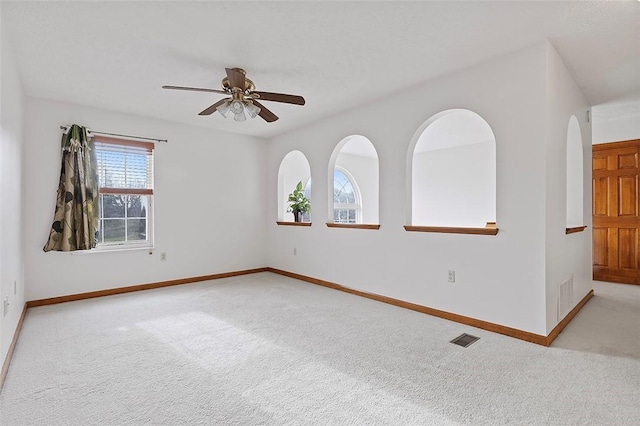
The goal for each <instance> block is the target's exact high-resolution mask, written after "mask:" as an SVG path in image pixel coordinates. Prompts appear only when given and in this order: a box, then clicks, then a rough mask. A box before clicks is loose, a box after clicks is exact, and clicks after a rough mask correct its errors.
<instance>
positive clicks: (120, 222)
mask: <svg viewBox="0 0 640 426" xmlns="http://www.w3.org/2000/svg"><path fill="white" fill-rule="evenodd" d="M124 227H125V220H124V219H107V220H105V221H104V242H105V243H114V242H122V241H124V238H125V235H124Z"/></svg>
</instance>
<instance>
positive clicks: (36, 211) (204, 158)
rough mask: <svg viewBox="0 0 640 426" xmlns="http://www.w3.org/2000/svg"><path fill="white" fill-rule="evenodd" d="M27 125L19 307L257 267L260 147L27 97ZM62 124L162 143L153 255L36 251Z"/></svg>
mask: <svg viewBox="0 0 640 426" xmlns="http://www.w3.org/2000/svg"><path fill="white" fill-rule="evenodd" d="M26 122H27V123H29V125H28V126H27V129H26V135H25V136H26V146H25V158H26V159H28V161H25V186H24V188H25V194H24V196H25V215H24V221H25V223H27V224H28V226H26V227H25V232H24V234H25V235H24V244H25V256H26V257H25V260H26V282H27V299H28V300H33V299H41V298H47V297H53V296H61V295H67V294H74V293H82V292H89V291H94V290H102V289H107V288H114V287H122V286H129V285H136V284H144V283H150V282H157V281H164V280H171V279H178V278H186V277H193V276H199V275H207V274H214V273H220V272H227V271H236V270H243V269H250V268H257V267H263V266H265V258H264V243H265V239H264V215H265V209H264V208H262V206H264V205H265V203H266V196H265V191H264V187H262V185H263V182H264V180H265V179H264V177H265V165H264V160H263V158H264V154H265V144H266V142H265V141H263V140H260V139H258V138H254V137H247V136H239V135H234V134H228V133H223V132H219V131H214V130H211V129H206V128H200V127H192V126H186V125H181V124H175V123H170V122H166V121H161V120H154V119H149V118H144V117H137V116H132V115H129V114H122V113H116V112H111V111H105V110H100V109H95V108H91V107H87V106H79V105H71V104H67V103H61V102H54V101H47V100H42V99H33V98H27V104H26ZM69 124H80V125H84V126H86V127H88V128H90V129H94V130H99V131H107V132H113V133H120V134H131V135H140V136H151V137H159V138H168V139H169V143H168V144H165V143H158V144H156V150H155V163H154V168H155V188H154V193H155V195H154V201H155V204H154V225H155V238H154V242H155V247H156V248H155V250H154V252H153V254H152V255H150V254H149V253H148V251H145V250H137V251H119V252H90V253H88V254H70V253H61V252H49V253H44V252H43V251H42V247H43V246H44V244H45V242H46V239H47V236H48V235H49V229H50V227H51V222H52V220H53V213H54V210H55V199H56V189H57V186H58V178H59V173H60V137H61V131H60V129H59V126H60V125H69ZM161 252H166V253H167V260H166V261H160V253H161Z"/></svg>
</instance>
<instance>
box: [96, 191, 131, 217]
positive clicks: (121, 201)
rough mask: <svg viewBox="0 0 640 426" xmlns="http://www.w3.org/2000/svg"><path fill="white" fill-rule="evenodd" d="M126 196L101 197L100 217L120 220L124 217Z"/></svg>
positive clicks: (107, 195) (108, 195)
mask: <svg viewBox="0 0 640 426" xmlns="http://www.w3.org/2000/svg"><path fill="white" fill-rule="evenodd" d="M125 201H126V195H110V194H104V195H102V210H101V211H100V217H104V218H120V217H122V218H123V217H124V207H125Z"/></svg>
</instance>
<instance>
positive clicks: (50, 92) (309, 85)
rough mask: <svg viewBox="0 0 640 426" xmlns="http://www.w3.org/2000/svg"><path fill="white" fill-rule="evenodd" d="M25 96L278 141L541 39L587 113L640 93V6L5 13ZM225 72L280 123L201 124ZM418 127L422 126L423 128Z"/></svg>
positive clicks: (128, 8)
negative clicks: (300, 100) (280, 99)
mask: <svg viewBox="0 0 640 426" xmlns="http://www.w3.org/2000/svg"><path fill="white" fill-rule="evenodd" d="M1 6H2V19H3V26H5V28H6V30H7V34H8V37H9V41H10V44H11V45H12V47H13V50H14V55H15V57H16V59H17V62H18V67H19V71H20V74H21V76H22V80H23V84H24V87H25V90H26V92H27V94H29V95H31V96H36V97H43V98H50V99H57V100H62V101H68V102H74V103H79V104H86V105H93V106H96V107H100V108H105V109H111V110H117V111H122V112H127V113H134V114H141V115H145V116H150V117H157V118H163V119H167V120H172V121H177V122H183V123H188V124H196V125H201V126H208V127H212V128H216V129H221V130H225V131H230V132H235V133H243V134H249V135H256V136H262V137H272V136H275V135H278V134H281V133H283V132H287V131H289V130H292V129H294V128H297V127H301V126H303V125H305V124H308V123H310V122H313V121H315V120H318V119H320V118H322V117H326V116H329V115H333V114H335V113H337V112H338V111H342V110H346V109H350V108H353V107H356V106H358V105H362V104H365V103H367V102H370V101H372V100H378V99H382V98H386V97H388V96H392V95H393V93H395V92H397V91H400V90H410V88H411V87H412V86H415V85H416V84H419V83H421V82H423V81H426V80H429V79H431V78H434V77H437V76H440V75H442V74H445V73H449V72H452V71H455V70H459V69H462V68H465V67H468V66H470V65H473V64H475V63H478V62H481V61H484V60H487V59H490V58H492V57H495V56H498V55H501V54H505V53H508V52H511V51H514V50H517V49H520V48H522V47H526V46H528V45H531V44H534V43H537V42H540V41H543V40H545V39H546V38H548V39H549V40H550V41H551V42H552V44H553V45H554V46H555V47H556V49H557V50H558V51H559V53H560V55H561V56H562V57H563V59H564V60H565V62H566V64H567V66H568V68H569V69H570V71H571V72H572V73H573V74H574V77H575V79H576V81H577V82H578V84H579V85H580V86H581V87H582V89H583V91H584V93H585V95H586V96H587V98H588V100H589V101H590V103H591V104H592V105H595V104H599V103H603V102H607V101H611V100H614V99H617V98H620V97H624V96H628V95H629V94H630V93H638V92H640V24H639V23H640V2H638V1H635V0H621V1H613V2H608V1H594V2H585V1H575V2H572V1H554V2H541V1H533V2H488V1H487V2H477V1H474V2H399V1H378V2H363V1H357V2H341V1H339V2H327V1H323V2H311V1H298V2H290V1H287V2H271V1H260V2H246V1H242V2H240V1H233V2H217V1H216V2H191V1H173V2H170V1H169V2H166V1H165V2H154V1H143V2H134V1H127V2H101V1H81V2H67V1H51V2H29V1H21V2H11V1H2V3H1ZM225 67H242V68H244V69H246V70H247V73H248V76H249V78H251V79H252V80H253V81H254V82H255V83H256V86H257V88H258V90H264V91H272V92H282V93H292V94H298V95H302V96H304V97H305V98H306V100H307V105H305V106H304V107H299V106H294V105H283V104H277V103H275V102H268V103H267V102H265V104H267V105H268V107H269V108H270V109H271V110H272V111H273V112H274V113H276V114H277V115H279V116H280V120H278V121H277V122H275V123H270V124H269V123H265V122H264V121H262V120H260V119H255V120H251V121H247V122H244V123H236V122H234V121H233V120H230V119H223V118H222V117H221V116H220V115H219V114H215V115H212V116H210V117H200V116H198V115H197V113H198V112H200V111H201V110H203V109H204V108H205V107H207V106H209V105H210V104H212V103H214V102H216V101H217V100H218V99H220V96H219V95H215V94H206V93H197V92H177V91H167V90H162V89H161V88H160V86H162V85H164V84H169V85H184V86H196V87H211V88H219V85H220V80H221V79H222V77H223V76H224V68H225ZM425 118H426V117H425Z"/></svg>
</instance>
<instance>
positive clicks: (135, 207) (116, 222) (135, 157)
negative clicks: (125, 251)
mask: <svg viewBox="0 0 640 426" xmlns="http://www.w3.org/2000/svg"><path fill="white" fill-rule="evenodd" d="M94 140H95V145H94V147H95V148H94V149H95V153H96V160H97V166H98V167H97V170H98V186H99V193H100V226H99V231H98V247H103V248H106V247H111V246H118V247H121V246H123V245H125V246H129V247H151V246H152V245H153V232H152V231H153V227H152V218H153V215H152V206H153V202H152V201H153V148H154V145H153V144H152V143H148V142H137V141H129V140H122V139H114V138H106V137H98V136H96V137H95V139H94Z"/></svg>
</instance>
